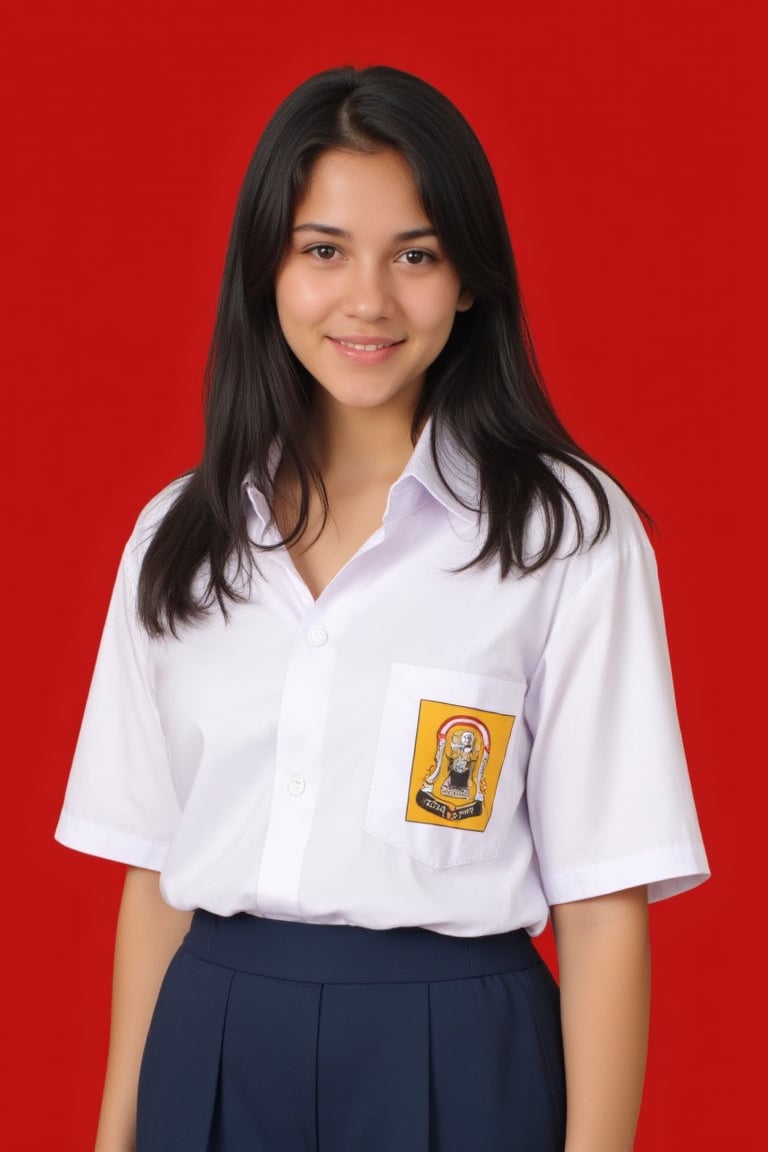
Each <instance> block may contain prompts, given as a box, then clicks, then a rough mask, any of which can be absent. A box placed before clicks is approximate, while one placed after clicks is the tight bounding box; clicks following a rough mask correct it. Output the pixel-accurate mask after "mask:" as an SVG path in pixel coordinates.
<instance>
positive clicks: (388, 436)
mask: <svg viewBox="0 0 768 1152" xmlns="http://www.w3.org/2000/svg"><path fill="white" fill-rule="evenodd" d="M412 421H413V408H412V406H410V405H405V404H403V405H402V407H395V406H394V405H391V406H388V407H387V408H386V409H384V408H374V409H371V408H347V407H342V406H340V405H336V404H328V403H323V402H322V400H320V401H317V400H316V402H315V405H314V407H313V413H312V428H313V438H314V444H315V452H316V455H317V462H318V464H319V466H320V471H321V472H322V474H323V477H325V478H326V479H327V478H329V477H330V476H341V475H343V476H345V477H355V478H358V479H359V481H360V482H365V481H366V480H373V479H380V478H381V479H388V480H390V481H394V480H395V479H397V477H398V476H399V475H400V473H401V472H402V470H403V468H404V467H405V465H406V464H407V462H408V460H409V459H410V457H411V454H412V453H413V444H412V442H411V424H412Z"/></svg>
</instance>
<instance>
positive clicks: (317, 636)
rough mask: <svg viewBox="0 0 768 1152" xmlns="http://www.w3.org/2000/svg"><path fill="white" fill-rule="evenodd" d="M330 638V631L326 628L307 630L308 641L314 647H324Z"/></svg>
mask: <svg viewBox="0 0 768 1152" xmlns="http://www.w3.org/2000/svg"><path fill="white" fill-rule="evenodd" d="M327 639H328V633H327V632H326V630H325V628H310V630H309V632H307V643H308V644H311V645H312V647H313V648H322V646H323V644H325V642H326V640H327Z"/></svg>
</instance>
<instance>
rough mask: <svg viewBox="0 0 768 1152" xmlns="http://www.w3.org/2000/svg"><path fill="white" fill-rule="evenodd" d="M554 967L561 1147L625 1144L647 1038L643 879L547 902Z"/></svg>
mask: <svg viewBox="0 0 768 1152" xmlns="http://www.w3.org/2000/svg"><path fill="white" fill-rule="evenodd" d="M552 924H553V927H554V932H555V940H556V942H557V957H558V966H559V969H560V996H561V1008H562V1021H563V1045H564V1049H565V1077H566V1086H567V1099H568V1122H567V1135H566V1141H565V1152H631V1149H632V1147H633V1145H634V1138H635V1129H636V1127H637V1118H638V1114H639V1111H640V1100H641V1096H642V1091H643V1079H644V1075H645V1058H646V1051H647V1046H648V1014H649V1004H650V968H651V965H650V943H649V933H648V898H647V892H646V889H645V887H642V888H629V889H627V890H626V891H623V892H613V893H611V894H610V895H607V896H599V897H596V898H594V899H591V900H579V901H576V902H574V903H569V904H559V905H556V906H555V907H553V908H552Z"/></svg>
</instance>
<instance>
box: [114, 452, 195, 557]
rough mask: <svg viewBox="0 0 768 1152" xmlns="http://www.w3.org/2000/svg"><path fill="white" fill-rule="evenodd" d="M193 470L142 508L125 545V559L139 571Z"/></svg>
mask: <svg viewBox="0 0 768 1152" xmlns="http://www.w3.org/2000/svg"><path fill="white" fill-rule="evenodd" d="M192 475H193V474H192V473H191V472H187V473H185V474H184V475H183V476H177V477H176V479H175V480H172V481H171V482H170V484H166V486H165V488H162V489H161V490H160V491H159V492H157V493H156V494H155V495H154V496H153V497H152V498H151V499H150V500H148V501H147V503H146V504H145V505H144V506H143V508H142V509H141V510H140V512H139V514H138V516H137V517H136V521H135V523H134V526H133V531H132V532H131V534H130V536H129V538H128V541H127V543H126V546H125V554H124V556H125V561H126V563H127V564H128V565H129V566H130V567H131V568H132V569H133V570H134V571H135V572H138V570H139V568H140V567H141V562H142V560H143V558H144V553H145V552H146V550H147V548H148V547H149V544H150V542H151V540H152V538H153V536H154V535H155V532H156V531H157V529H158V528H159V527H160V525H161V524H162V522H163V520H164V519H165V517H166V515H167V514H168V512H169V511H170V510H171V508H172V507H173V505H174V504H175V503H176V501H177V500H178V498H179V496H180V495H181V494H182V492H183V491H184V489H185V488H186V486H187V484H188V483H189V481H190V479H191V477H192Z"/></svg>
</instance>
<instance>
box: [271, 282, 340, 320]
mask: <svg viewBox="0 0 768 1152" xmlns="http://www.w3.org/2000/svg"><path fill="white" fill-rule="evenodd" d="M275 300H276V303H277V312H278V316H279V317H280V321H281V323H290V322H294V323H299V324H301V323H309V324H311V323H312V322H313V321H314V320H316V319H319V318H320V317H321V316H322V314H323V312H324V310H325V309H326V308H327V301H328V286H327V285H324V284H323V282H322V279H315V278H307V277H306V276H302V275H301V274H299V273H298V272H296V271H294V270H293V269H291V268H286V269H284V270H283V271H282V272H281V273H280V275H279V276H278V278H277V280H276V282H275Z"/></svg>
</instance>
